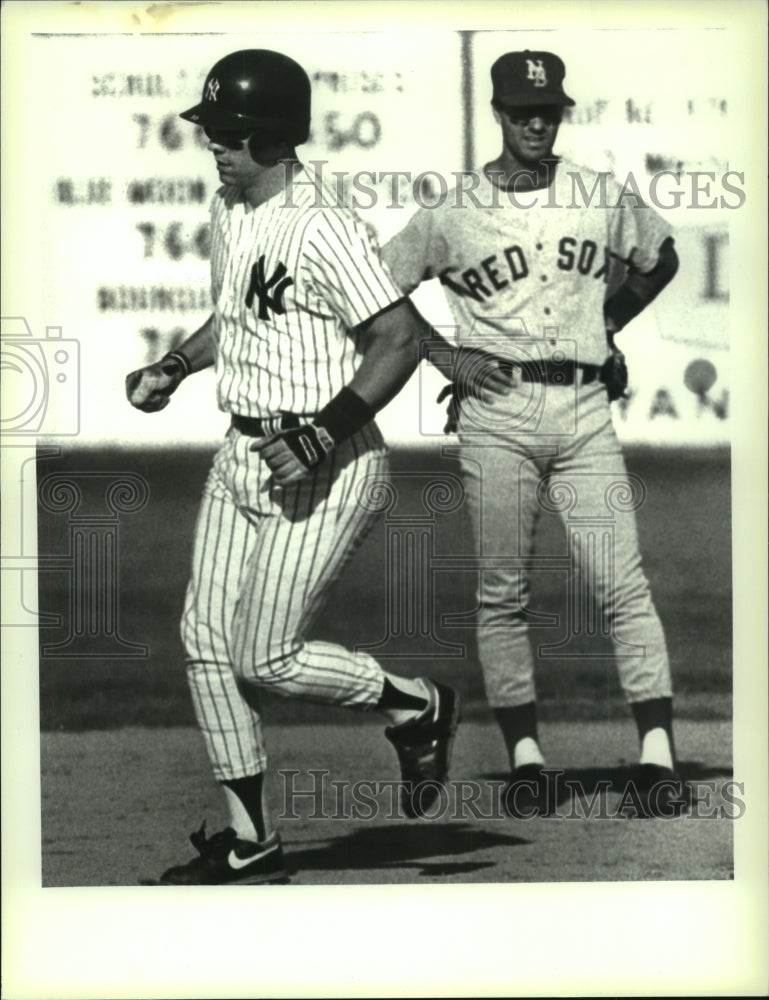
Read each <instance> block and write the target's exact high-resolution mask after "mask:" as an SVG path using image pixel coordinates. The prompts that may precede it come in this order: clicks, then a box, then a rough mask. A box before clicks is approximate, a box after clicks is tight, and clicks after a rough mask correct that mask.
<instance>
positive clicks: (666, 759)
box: [641, 726, 673, 770]
mask: <svg viewBox="0 0 769 1000" xmlns="http://www.w3.org/2000/svg"><path fill="white" fill-rule="evenodd" d="M641 763H642V764H656V765H657V766H658V767H669V768H670V769H671V770H672V769H673V754H672V752H671V750H670V740H669V739H668V734H667V733H666V732H665V730H664V729H663V728H662V726H658V727H657V728H656V729H650V730H649V732H648V733H647V734H646V735H645V736H644V738H643V744H642V746H641Z"/></svg>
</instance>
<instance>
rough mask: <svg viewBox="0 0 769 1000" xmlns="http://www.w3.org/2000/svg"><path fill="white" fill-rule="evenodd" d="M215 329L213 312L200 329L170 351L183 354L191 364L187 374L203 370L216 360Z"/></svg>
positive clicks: (170, 352)
mask: <svg viewBox="0 0 769 1000" xmlns="http://www.w3.org/2000/svg"><path fill="white" fill-rule="evenodd" d="M213 330H214V317H213V313H212V314H211V315H210V316H209V317H208V319H207V320H206V321H205V323H204V324H203V326H201V327H200V329H199V330H196V331H195V333H193V334H192V336H190V337H188V338H187V339H186V340H185V341H184V343H182V344H180V345H179V347H176V348H174V350H173V351H169V354H176V355H181V356H182V357H183V358H185V359H186V360H187V362H188V364H189V372H188V373H187V374H190V375H191V374H193V373H194V372H199V371H203V369H204V368H210V367H211V365H212V364H213V363H214V361H215V360H216V351H215V348H214V338H213Z"/></svg>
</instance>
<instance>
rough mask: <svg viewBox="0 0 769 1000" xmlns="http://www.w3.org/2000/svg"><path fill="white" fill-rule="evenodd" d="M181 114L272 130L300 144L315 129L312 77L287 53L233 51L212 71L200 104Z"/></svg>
mask: <svg viewBox="0 0 769 1000" xmlns="http://www.w3.org/2000/svg"><path fill="white" fill-rule="evenodd" d="M180 117H182V118H184V119H185V120H186V121H189V122H193V123H194V124H195V125H203V126H204V127H205V126H209V127H211V128H217V129H233V130H235V129H248V128H253V129H255V130H256V129H259V130H262V131H269V132H272V133H274V134H275V135H277V136H280V137H281V138H283V139H286V140H288V141H289V142H292V143H294V144H296V145H298V144H299V143H302V142H306V141H307V137H308V135H309V133H310V80H309V77H308V76H307V74H306V73H305V71H304V70H303V69H302V67H301V66H300V65H299V63H297V62H294V60H293V59H289V57H288V56H284V55H283V54H282V53H281V52H272V51H271V50H270V49H243V50H242V51H240V52H232V53H230V55H228V56H225V57H224V58H223V59H220V60H219V62H218V63H216V65H215V66H214V67H213V68H212V69H211V70H210V71H209V73H208V76H207V77H206V82H205V83H204V84H203V97H202V98H201V101H200V103H199V104H196V105H195V107H194V108H190V109H189V110H188V111H183V112H182V113H181V116H180Z"/></svg>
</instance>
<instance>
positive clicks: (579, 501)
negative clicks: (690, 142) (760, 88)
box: [382, 51, 678, 813]
mask: <svg viewBox="0 0 769 1000" xmlns="http://www.w3.org/2000/svg"><path fill="white" fill-rule="evenodd" d="M564 76H565V67H564V64H563V62H562V60H561V59H560V58H559V57H558V56H556V55H554V54H552V53H549V52H530V51H526V52H510V53H507V54H505V55H503V56H501V57H500V58H499V59H498V60H497V61H496V62H495V63H494V65H493V67H492V70H491V78H492V84H493V101H492V105H493V109H494V117H495V119H496V121H497V122H498V124H499V126H500V129H501V133H502V135H501V138H502V152H501V153H500V155H499V156H498V157H497V158H496V159H495V160H494V161H492V162H491V163H488V164H486V166H485V167H483V168H482V169H481V170H479V171H477V172H476V173H475V174H474V175H473V176H474V178H475V180H476V182H477V183H476V185H475V187H472V186H468V184H467V183H466V181H464V182H463V190H464V192H468V191H472V200H471V199H470V198H469V197H468V196H467V194H465V196H464V199H463V200H462V194H461V192H458V197H457V198H451V197H450V198H449V199H447V200H446V201H445V202H443V203H442V204H441V205H439V206H438V207H436V208H434V209H427V208H424V209H421V210H420V211H418V212H417V213H416V214H415V215H414V216H413V217H412V219H411V220H410V221H409V223H408V224H407V226H406V227H405V228H404V229H403V230H402V231H401V232H400V233H399V234H397V235H396V236H395V237H394V238H393V239H392V240H391V241H390V242H389V243H388V245H387V246H386V247H384V248H383V251H382V253H383V259H384V260H385V261H386V262H387V263H388V264H389V265H390V268H391V271H392V274H393V276H394V277H395V279H396V281H398V283H399V284H400V286H401V288H402V289H403V290H404V291H405V292H410V291H412V290H413V289H414V287H415V286H416V285H417V284H418V283H419V282H420V281H421V280H423V279H424V278H430V277H439V278H440V280H441V282H442V283H443V286H444V288H445V291H446V294H447V298H448V300H449V304H450V306H451V308H452V311H453V314H454V317H455V319H456V322H457V324H458V336H459V340H460V345H461V346H460V348H459V350H458V353H457V356H456V359H455V368H454V370H453V372H452V373H451V375H450V377H451V378H453V380H454V399H453V400H452V403H451V405H450V424H449V426H450V428H451V429H456V430H457V431H458V434H459V441H460V461H461V467H462V471H463V475H464V479H465V483H466V487H467V494H468V501H469V505H470V511H471V515H472V523H473V527H474V529H475V544H476V551H477V552H478V553H479V554H480V555H481V557H485V558H487V562H488V565H487V566H485V567H484V568H483V570H482V572H481V574H480V583H479V587H480V590H479V611H478V632H477V637H478V649H479V657H480V661H481V665H482V668H483V673H484V679H485V685H486V690H487V694H488V698H489V702H490V704H491V706H492V707H493V709H494V711H495V714H496V717H497V719H498V721H499V725H500V727H501V730H502V734H503V737H504V740H505V744H506V747H507V751H508V754H509V760H510V768H511V773H512V780H511V782H510V785H509V788H508V789H507V794H506V803H507V805H508V806H509V807H510V808H511V810H512V811H513V812H514V813H515V812H516V810H517V809H518V806H519V805H520V804H521V803H522V802H523V800H524V799H526V800H527V805H528V801H531V800H532V799H533V801H534V803H535V804H539V805H542V804H543V803H545V802H546V801H547V799H546V794H547V788H546V774H544V773H543V772H544V770H545V769H544V763H545V761H544V755H543V753H542V749H541V747H540V743H539V737H538V732H537V713H536V698H535V687H534V659H533V655H532V650H531V647H530V640H529V634H530V628H531V627H536V625H537V624H538V618H540V617H541V616H540V615H539V614H538V612H537V611H536V610H535V609H532V608H530V607H529V583H528V578H527V561H528V560H529V559H530V557H531V555H532V552H533V548H534V537H535V531H536V525H537V520H538V516H539V515H540V513H541V510H542V509H543V508H545V509H549V510H559V511H560V512H561V514H562V515H563V516H564V517H566V518H567V523H569V518H570V517H571V519H572V520H571V525H572V527H574V530H573V531H572V533H571V534H570V536H569V541H570V546H571V548H570V555H571V560H572V567H573V571H572V573H571V581H570V586H571V593H572V597H573V600H572V602H571V606H570V609H569V616H570V621H569V623H568V625H569V627H570V630H571V632H572V633H580V632H583V633H584V632H589V631H590V629H589V616H590V614H591V610H590V609H591V607H592V606H593V601H595V602H596V603H597V605H598V607H599V608H600V612H601V615H600V621H601V627H602V631H603V633H604V634H605V635H610V636H611V640H612V643H613V648H614V653H615V658H616V662H617V666H618V670H619V677H620V681H621V684H622V687H623V689H624V692H625V694H626V697H627V699H628V701H629V703H630V706H631V709H632V711H633V714H634V716H635V720H636V723H637V726H638V732H639V736H640V741H641V757H640V767H639V771H638V784H639V785H640V786H644V787H645V789H646V790H647V792H648V789H649V788H651V787H652V786H654V787H657V786H658V785H660V784H661V783H662V782H663V781H665V782H668V783H669V786H675V775H674V771H673V767H674V748H673V730H672V689H671V678H670V670H669V665H668V656H667V652H666V646H665V639H664V635H663V630H662V627H661V625H660V621H659V618H658V616H657V612H656V610H655V608H654V605H653V603H652V598H651V594H650V591H649V586H648V583H647V580H646V577H645V575H644V573H643V570H642V567H641V559H640V555H639V551H638V542H637V537H636V526H635V514H634V506H635V505H637V503H639V502H640V498H639V484H638V483H637V482H635V481H634V480H632V479H630V478H628V476H627V473H626V471H625V465H624V460H623V456H622V453H621V450H620V447H619V444H618V442H617V439H616V436H615V433H614V429H613V425H612V418H611V413H610V406H609V404H610V401H611V399H612V398H616V396H618V395H620V394H621V393H622V392H623V389H624V380H625V376H626V372H625V370H624V359H623V358H622V355H621V354H620V352H619V351H617V349H616V348H614V346H613V336H614V334H615V333H617V332H618V331H619V330H621V329H622V328H623V327H624V326H625V325H626V324H628V323H629V322H630V321H631V320H632V319H633V318H634V317H635V316H636V315H637V314H638V313H640V312H641V311H642V310H643V309H644V308H645V307H646V306H647V305H648V304H649V303H650V302H651V301H652V300H653V299H654V297H655V296H656V295H657V294H658V293H659V292H660V291H661V290H662V289H663V288H664V287H665V285H666V284H667V283H668V282H669V281H670V280H671V278H672V277H673V276H674V274H675V273H676V270H677V265H678V260H677V256H676V252H675V249H674V245H673V238H672V234H671V231H670V228H669V226H668V225H667V223H666V222H665V221H663V219H662V218H661V217H660V216H659V215H657V214H656V213H655V212H654V211H653V210H652V209H651V208H650V207H647V206H646V205H643V204H641V203H639V201H638V199H636V197H635V195H633V194H631V196H630V197H626V198H624V199H623V198H621V197H620V193H621V192H620V187H619V185H618V183H617V182H616V181H615V180H614V179H613V178H610V177H609V176H608V175H601V176H599V175H598V174H595V173H593V172H592V171H589V170H586V169H584V168H581V167H578V166H577V165H576V164H573V163H569V162H568V161H565V160H562V159H559V158H557V157H555V156H554V155H553V146H554V143H555V139H556V136H557V134H558V128H559V124H560V121H561V116H562V112H563V108H564V107H565V106H571V105H573V104H574V101H573V100H572V99H571V98H570V97H568V96H567V95H566V93H565V92H564V89H563V79H564ZM472 206H475V207H472ZM484 370H485V371H486V373H487V376H488V378H490V379H497V380H499V379H501V378H507V379H508V386H507V390H506V392H505V393H503V394H501V395H500V394H495V395H492V396H491V397H490V401H483V400H479V399H477V398H474V395H473V393H472V391H470V390H469V389H468V386H467V385H466V380H467V375H468V373H471V374H472V375H473V378H474V379H475V380H476V381H480V382H482V381H483V376H482V374H481V373H482V372H483V371H484ZM607 390H608V391H607ZM579 522H581V523H582V524H585V523H588V522H589V524H590V530H589V531H588V530H587V529H586V530H583V531H580V530H578V528H579ZM609 535H610V536H611V537H610V541H607V539H608V538H609ZM598 538H600V539H601V541H600V544H597V542H596V539H598ZM554 655H558V653H557V652H556V653H555V654H554ZM564 655H568V651H564ZM673 790H674V791H675V788H673ZM519 791H520V792H521V793H522V798H521V799H520V800H519V798H518V792H519Z"/></svg>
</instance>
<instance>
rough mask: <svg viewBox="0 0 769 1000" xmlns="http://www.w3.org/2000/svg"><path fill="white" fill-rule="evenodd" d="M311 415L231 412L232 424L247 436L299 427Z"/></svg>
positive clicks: (262, 435)
mask: <svg viewBox="0 0 769 1000" xmlns="http://www.w3.org/2000/svg"><path fill="white" fill-rule="evenodd" d="M310 419H311V417H301V416H299V414H298V413H281V414H278V416H275V417H241V416H240V415H239V414H238V413H233V414H232V421H231V423H232V426H233V427H234V428H235V429H236V430H238V431H240V433H241V434H245V435H246V436H247V437H264V436H265V435H266V434H277V432H278V431H287V430H288V429H289V428H290V427H299V426H300V424H303V423H306V422H307V421H308V420H310Z"/></svg>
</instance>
